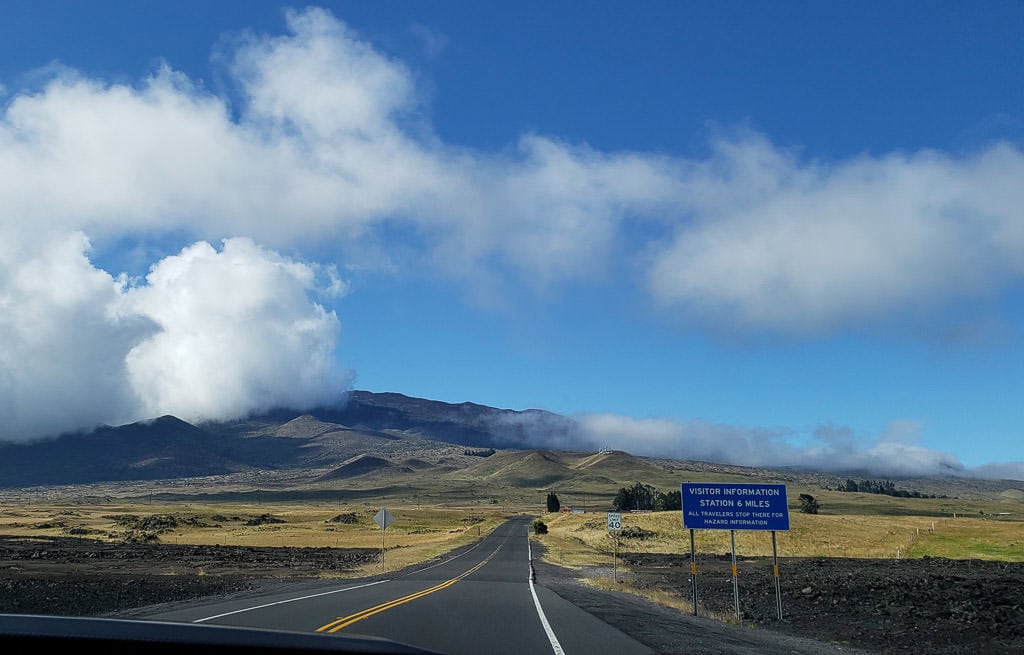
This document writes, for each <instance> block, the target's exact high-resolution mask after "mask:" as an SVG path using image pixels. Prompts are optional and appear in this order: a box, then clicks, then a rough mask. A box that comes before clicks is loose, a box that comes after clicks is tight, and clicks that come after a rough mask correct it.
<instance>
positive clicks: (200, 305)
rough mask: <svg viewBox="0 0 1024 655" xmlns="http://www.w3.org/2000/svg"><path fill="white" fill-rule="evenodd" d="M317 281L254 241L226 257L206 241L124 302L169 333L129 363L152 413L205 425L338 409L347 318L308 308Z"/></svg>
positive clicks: (236, 243) (233, 244) (144, 345)
mask: <svg viewBox="0 0 1024 655" xmlns="http://www.w3.org/2000/svg"><path fill="white" fill-rule="evenodd" d="M314 279H315V274H314V271H313V270H312V269H311V268H310V267H309V266H307V265H305V264H301V263H297V262H293V261H289V260H286V259H284V258H282V257H281V256H279V255H277V254H276V253H273V252H271V251H267V250H265V249H263V248H260V247H259V246H257V245H255V244H254V243H253V242H252V241H250V240H248V239H230V240H227V241H225V242H224V247H223V249H222V250H221V251H220V252H218V251H216V250H214V248H213V247H212V246H211V245H210V244H208V243H206V242H200V243H197V244H194V245H192V246H190V247H188V248H186V249H185V250H183V251H182V252H181V253H180V254H178V255H175V256H171V257H167V258H165V259H164V260H162V261H161V262H160V263H158V264H157V265H156V266H154V267H153V269H152V271H150V273H149V275H148V276H147V277H146V284H145V285H144V286H140V287H137V288H133V289H130V290H129V291H128V292H127V293H126V294H125V297H124V299H123V300H124V304H123V308H125V309H127V311H129V312H131V313H132V314H140V315H143V316H146V317H147V318H149V319H150V320H151V321H152V322H153V323H155V324H156V325H157V326H158V327H159V329H160V331H159V332H158V333H156V334H154V335H152V336H151V337H150V338H148V339H146V340H144V341H142V342H141V343H139V344H138V345H136V346H135V347H133V348H132V349H131V351H129V353H128V355H127V357H126V359H125V363H126V366H127V373H128V381H129V386H130V387H131V389H133V390H134V392H135V393H136V394H137V395H138V397H139V401H140V403H141V407H142V411H143V413H144V414H148V415H155V414H159V413H170V414H174V415H176V416H179V417H181V418H184V419H186V420H199V419H206V418H234V417H239V416H244V415H246V414H247V413H249V412H251V411H253V410H255V409H259V408H268V407H294V408H300V407H310V406H315V405H324V404H331V403H335V402H338V401H339V399H340V392H341V390H342V389H344V388H345V385H346V383H347V380H346V379H345V376H344V374H343V372H341V371H338V370H336V367H335V365H334V364H333V362H334V353H333V349H334V345H335V341H336V337H337V333H338V327H339V326H338V320H337V317H336V316H335V315H334V313H333V312H327V311H325V310H324V308H323V307H321V306H320V305H318V304H316V303H311V302H310V301H309V299H308V297H307V295H306V291H307V290H308V289H310V288H312V286H313V283H314Z"/></svg>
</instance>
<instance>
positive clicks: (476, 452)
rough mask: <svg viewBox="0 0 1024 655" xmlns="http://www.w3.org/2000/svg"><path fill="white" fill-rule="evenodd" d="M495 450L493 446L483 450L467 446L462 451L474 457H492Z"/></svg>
mask: <svg viewBox="0 0 1024 655" xmlns="http://www.w3.org/2000/svg"><path fill="white" fill-rule="evenodd" d="M494 452H495V451H494V449H493V448H484V449H482V450H473V449H472V448H467V449H466V450H463V451H462V454H463V455H470V456H472V457H490V456H491V455H493V454H494Z"/></svg>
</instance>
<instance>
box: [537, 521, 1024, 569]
mask: <svg viewBox="0 0 1024 655" xmlns="http://www.w3.org/2000/svg"><path fill="white" fill-rule="evenodd" d="M790 519H791V521H790V522H791V526H790V527H791V529H790V531H789V532H779V533H778V534H777V541H778V550H779V556H780V557H862V558H895V557H919V556H923V555H930V556H933V557H949V558H954V559H964V558H975V559H999V560H1006V561H1014V562H1024V522H1019V521H993V520H986V519H977V518H957V519H952V518H933V517H929V516H871V515H865V514H860V515H823V514H818V515H810V514H800V513H794V514H791V517H790ZM543 520H544V521H545V522H546V523H547V525H548V534H547V535H542V536H540V537H539V539H540V541H541V542H542V543H543V544H544V545H545V546H546V547H547V554H546V559H547V560H548V561H550V562H552V563H556V564H558V563H561V564H563V565H566V566H582V565H592V564H594V563H599V562H600V561H602V560H605V559H606V560H607V561H608V562H609V563H610V562H611V559H610V558H611V554H612V549H613V542H612V539H611V538H610V537H609V536H608V532H607V530H606V525H605V517H604V514H549V515H546V516H544V517H543ZM623 524H624V527H627V526H635V527H639V528H643V529H644V530H649V531H652V532H654V533H655V534H654V535H652V536H651V537H649V538H647V539H642V540H641V539H620V540H619V550H620V551H622V550H628V551H632V552H643V553H670V554H683V553H689V552H690V542H689V538H690V537H689V532H688V531H686V530H683V528H682V525H681V519H680V513H679V512H678V511H674V512H655V513H648V514H625V515H624V516H623ZM695 545H696V548H697V551H698V552H701V553H718V554H721V553H728V552H730V541H729V532H728V531H725V530H697V531H696V533H695ZM736 552H737V555H739V556H768V555H771V554H772V548H771V536H770V533H767V532H756V531H740V530H738V531H737V532H736Z"/></svg>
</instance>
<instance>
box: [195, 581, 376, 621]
mask: <svg viewBox="0 0 1024 655" xmlns="http://www.w3.org/2000/svg"><path fill="white" fill-rule="evenodd" d="M383 582H388V580H377V581H376V582H367V583H366V584H361V585H356V586H354V587H345V588H344V589H332V590H331V591H323V592H320V593H319V594H310V595H309V596H299V597H297V598H286V599H285V600H279V601H276V602H273V603H266V604H265V605H256V606H255V607H244V608H242V609H240V610H234V611H233V612H224V613H223V614H215V615H214V616H207V617H205V618H202V619H196V620H195V621H193V622H192V623H203V622H204V621H212V620H213V619H219V618H221V617H224V616H231V615H232V614H241V613H242V612H251V611H252V610H259V609H263V608H264V607H273V606H274V605H284V604H285V603H294V602H295V601H297V600H307V599H309V598H317V597H318V596H328V595H330V594H338V593H341V592H343V591H352V590H353V589H362V588H363V587H372V586H373V585H375V584H381V583H383Z"/></svg>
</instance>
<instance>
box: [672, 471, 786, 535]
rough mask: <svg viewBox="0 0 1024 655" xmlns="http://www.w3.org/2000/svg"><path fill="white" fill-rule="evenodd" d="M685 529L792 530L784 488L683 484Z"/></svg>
mask: <svg viewBox="0 0 1024 655" xmlns="http://www.w3.org/2000/svg"><path fill="white" fill-rule="evenodd" d="M682 496H683V527H684V528H686V529H696V530H776V531H780V532H783V531H786V530H789V507H788V506H787V505H786V485H784V484H727V483H723V482H692V483H690V482H684V483H683V485H682Z"/></svg>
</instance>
